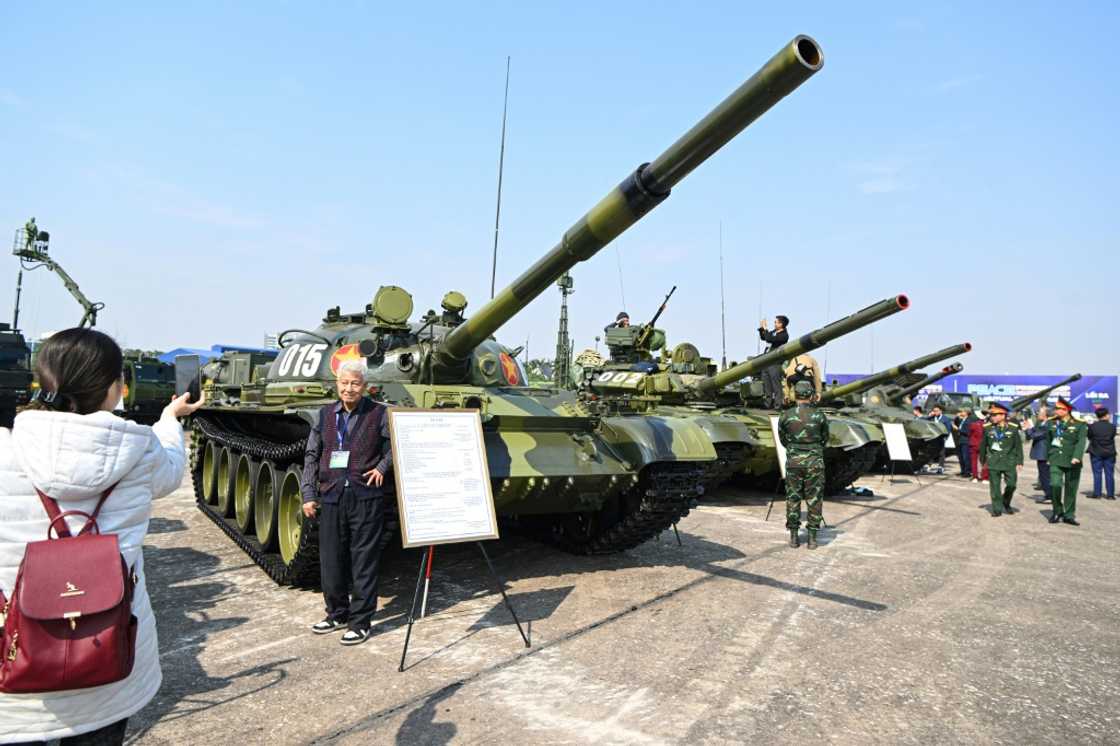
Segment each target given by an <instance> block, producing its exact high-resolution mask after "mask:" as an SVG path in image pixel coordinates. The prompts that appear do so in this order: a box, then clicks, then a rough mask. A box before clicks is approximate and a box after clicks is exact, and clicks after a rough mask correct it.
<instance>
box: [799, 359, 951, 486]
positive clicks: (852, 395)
mask: <svg viewBox="0 0 1120 746" xmlns="http://www.w3.org/2000/svg"><path fill="white" fill-rule="evenodd" d="M971 349H972V345H971V344H969V343H967V342H965V343H963V344H959V345H955V346H953V347H946V348H945V349H943V350H938V351H937V352H932V353H930V354H928V355H923V356H922V357H919V358H916V359H914V360H911V361H909V362H906V363H902V364H901V365H897V366H895V367H893V368H888V369H886V370H883V371H879V372H878V373H874V374H872V375H870V376H867V377H866V378H862V379H859V380H858V381H852V382H851V383H847V384H844V385H841V386H830V387H828V388H827V389H826V390H825V391H824V393H823V394H822V395H821V404H822V406H826V407H829V408H831V409H834V410H837V411H840V412H847V413H849V414H851V415H852V416H855V417H857V418H861V419H863V418H866V419H868V420H870V421H871V422H874V423H898V424H901V425H903V426H904V427H905V428H906V438H907V440H908V441H909V444H910V455H911V456H912V457H913V458H912V460H911V462H910V464H911V466H912V467H913V469H915V470H917V469H921V468H922V467H923V466H925V465H926V464H927V463H929V461H930V460H932V459H933V458H934V457H936V456H937V454H938V453H939V452H940V450H941V445H942V442H943V439H944V437H945V436H946V435H947V434H948V431H947V430H946V429H945V426H944V425H942V424H941V423H939V422H933V421H931V420H926V419H922V418H919V417H915V416H914V414H913V413H912V412H911V411H910V410H908V409H906V408H905V407H902V406H899V405H898V404H897V403H896V402H898V401H899V400H900V396H899V393H900V392H901V391H902V390H903V388H902V387H901V386H898V385H894V384H891V383H890V382H891V381H892V380H893V379H895V378H898V377H899V376H901V375H904V374H907V373H912V372H914V371H916V370H918V369H920V368H923V367H925V366H927V365H931V364H933V363H936V362H940V361H941V360H944V359H945V358H948V357H952V356H954V355H959V354H962V353H965V352H968V351H969V350H971ZM889 463H890V460H889V458H888V456H887V451H886V447H885V444H884V447H883V448H881V449H880V451H879V458H878V459H877V461H876V464H875V466H876V467H885V466H886V465H887V464H889Z"/></svg>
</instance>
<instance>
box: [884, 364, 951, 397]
mask: <svg viewBox="0 0 1120 746" xmlns="http://www.w3.org/2000/svg"><path fill="white" fill-rule="evenodd" d="M962 370H964V366H963V365H961V364H960V363H953V364H952V365H947V366H945V367H944V368H942V369H941V370H939V371H937V372H936V373H934V374H933V375H932V376H926V377H925V378H923V379H922V380H920V381H918V382H917V383H915V384H911V385H910V386H907V387H906V388H904V389H903V390H902V391H899V392H898V393H897V394H895V395H894V396H893V397H891V399H892V401H901V400H902V399H905V398H906V397H907V396H913V395H914V394H916V393H918V392H919V391H921V390H922V389H924V388H925V387H926V386H929V385H932V384H934V383H937V382H938V381H940V380H941V379H942V378H945V377H946V376H951V375H954V374H956V373H960V372H961V371H962Z"/></svg>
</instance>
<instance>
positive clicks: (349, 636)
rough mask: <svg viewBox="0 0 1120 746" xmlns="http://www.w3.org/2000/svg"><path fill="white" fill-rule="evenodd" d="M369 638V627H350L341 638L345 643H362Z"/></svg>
mask: <svg viewBox="0 0 1120 746" xmlns="http://www.w3.org/2000/svg"><path fill="white" fill-rule="evenodd" d="M368 639H369V628H368V627H367V628H365V629H348V630H346V634H344V635H343V636H342V639H341V640H339V642H341V643H342V644H343V645H361V644H362V643H363V642H365V641H366V640H368Z"/></svg>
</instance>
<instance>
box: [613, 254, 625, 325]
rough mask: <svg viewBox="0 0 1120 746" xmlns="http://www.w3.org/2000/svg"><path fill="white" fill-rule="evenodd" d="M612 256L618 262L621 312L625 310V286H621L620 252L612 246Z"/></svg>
mask: <svg viewBox="0 0 1120 746" xmlns="http://www.w3.org/2000/svg"><path fill="white" fill-rule="evenodd" d="M614 256H615V259H617V260H618V294H619V295H620V296H621V297H622V310H623V311H625V310H626V286H625V285H623V284H622V252H621V251H619V250H618V244H615V245H614Z"/></svg>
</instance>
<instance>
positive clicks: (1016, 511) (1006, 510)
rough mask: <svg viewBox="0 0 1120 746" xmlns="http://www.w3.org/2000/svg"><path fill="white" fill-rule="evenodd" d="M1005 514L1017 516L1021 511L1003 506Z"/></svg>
mask: <svg viewBox="0 0 1120 746" xmlns="http://www.w3.org/2000/svg"><path fill="white" fill-rule="evenodd" d="M1003 512H1004V513H1007V514H1008V515H1015V514H1016V513H1018V512H1019V511H1018V510H1016V509H1015V508H1013V507H1011V506H1010V505H1004V506H1003Z"/></svg>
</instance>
